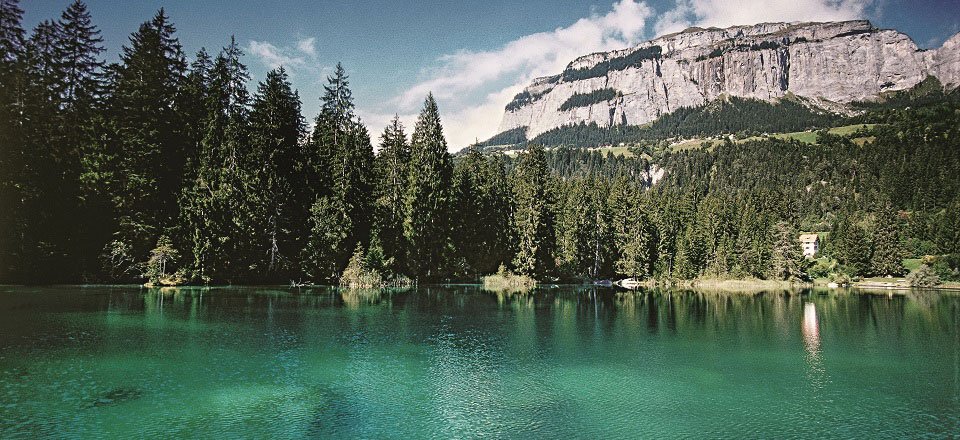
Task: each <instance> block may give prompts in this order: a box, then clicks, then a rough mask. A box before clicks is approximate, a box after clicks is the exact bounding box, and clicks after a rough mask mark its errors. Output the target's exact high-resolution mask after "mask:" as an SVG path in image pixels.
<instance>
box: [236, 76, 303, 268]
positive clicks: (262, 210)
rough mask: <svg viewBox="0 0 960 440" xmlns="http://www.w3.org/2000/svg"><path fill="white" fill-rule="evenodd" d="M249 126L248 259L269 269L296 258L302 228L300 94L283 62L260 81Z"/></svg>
mask: <svg viewBox="0 0 960 440" xmlns="http://www.w3.org/2000/svg"><path fill="white" fill-rule="evenodd" d="M250 125H251V143H250V146H251V151H250V160H249V162H250V169H251V172H252V183H251V185H250V192H249V193H248V194H247V199H248V200H249V201H252V202H254V206H253V209H252V211H253V212H254V213H255V215H256V227H255V228H254V233H255V234H256V235H257V238H255V239H254V248H255V249H254V255H255V256H259V257H258V261H255V262H254V263H255V265H256V266H257V267H258V268H261V269H263V270H265V271H266V273H268V274H273V273H276V272H277V271H280V270H282V269H286V268H288V267H289V266H291V265H292V264H293V263H294V262H295V261H296V258H297V257H298V255H299V251H300V249H301V246H302V244H300V243H299V242H298V241H299V240H300V238H301V237H303V236H304V235H305V232H306V231H303V230H302V229H301V225H302V222H305V220H306V215H305V210H304V209H303V208H304V207H303V206H301V205H298V204H297V198H296V197H294V194H295V192H296V191H297V190H298V189H299V188H301V182H300V179H299V177H300V175H299V170H300V169H301V167H302V160H303V157H302V149H301V148H300V146H301V144H300V140H301V138H302V137H303V133H304V127H305V124H304V121H303V116H302V115H301V113H300V97H299V95H298V93H297V92H296V91H294V90H293V89H292V86H291V84H290V80H289V78H288V76H287V72H286V71H285V70H284V69H283V67H280V68H277V69H274V70H271V71H270V72H268V73H267V77H266V79H265V80H264V81H263V82H261V83H260V85H259V87H258V89H257V93H256V95H255V96H254V99H253V106H252V109H251V112H250ZM258 165H259V166H258ZM301 211H304V212H301Z"/></svg>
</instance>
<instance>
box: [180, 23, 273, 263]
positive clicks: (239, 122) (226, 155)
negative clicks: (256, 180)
mask: <svg viewBox="0 0 960 440" xmlns="http://www.w3.org/2000/svg"><path fill="white" fill-rule="evenodd" d="M242 55H243V54H242V52H241V50H240V48H239V46H237V44H236V41H235V40H234V39H233V38H231V40H230V44H229V45H228V46H227V47H224V48H223V51H221V53H220V54H219V55H218V56H217V59H216V60H215V61H214V63H213V69H212V70H211V80H210V88H209V90H208V104H207V105H208V109H209V114H208V116H207V118H206V122H205V125H206V133H205V135H204V138H203V140H202V141H201V151H200V155H199V160H198V169H197V170H196V178H195V181H194V183H193V185H192V187H191V188H189V189H186V190H185V191H186V194H185V195H184V197H183V199H184V200H185V201H186V203H185V204H184V206H183V214H184V222H185V229H186V230H187V231H188V234H189V236H190V237H191V240H190V241H191V251H192V256H193V267H194V274H195V276H196V277H197V278H198V279H201V280H204V281H208V280H217V281H224V280H226V281H232V280H238V279H242V278H243V277H248V276H249V271H250V270H251V268H252V266H253V265H254V262H255V261H256V259H257V257H258V256H257V255H255V246H254V244H253V241H254V240H255V238H254V237H255V234H256V229H257V224H256V215H255V213H254V210H255V206H256V204H257V201H256V200H251V199H248V196H251V197H256V195H257V194H256V192H253V191H250V188H251V184H252V172H251V171H250V169H251V168H252V167H253V166H254V164H252V163H250V161H249V159H248V154H249V153H250V142H249V140H250V125H249V117H250V97H249V94H248V92H247V89H246V82H247V81H248V80H249V74H248V73H247V70H246V66H244V65H243V63H242V62H241V61H240V58H241V56H242ZM256 166H262V165H260V164H256Z"/></svg>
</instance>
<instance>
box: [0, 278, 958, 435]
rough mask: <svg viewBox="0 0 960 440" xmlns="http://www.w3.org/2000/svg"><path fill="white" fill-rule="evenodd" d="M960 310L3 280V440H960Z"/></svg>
mask: <svg viewBox="0 0 960 440" xmlns="http://www.w3.org/2000/svg"><path fill="white" fill-rule="evenodd" d="M958 329H960V297H957V296H940V295H938V294H910V295H907V296H892V297H888V296H885V295H881V296H872V295H858V294H851V293H839V294H838V293H830V294H826V293H825V292H790V293H788V292H766V293H763V294H756V295H752V294H751V295H747V294H717V293H709V292H693V291H681V290H648V291H639V292H624V291H617V290H612V289H597V290H594V289H590V288H584V287H579V286H577V287H569V286H567V287H565V286H559V287H553V288H541V289H539V290H537V291H536V292H535V293H533V294H524V295H516V294H508V293H501V294H497V293H493V292H486V291H483V290H480V289H478V288H476V287H471V286H452V287H429V288H418V289H412V290H407V291H383V292H343V293H341V292H338V291H336V290H332V289H326V288H316V289H289V288H285V287H284V288H280V287H278V288H267V287H231V288H209V289H180V290H165V291H161V290H156V289H154V290H147V289H142V288H139V287H122V286H119V287H101V286H97V287H92V286H91V287H43V288H34V287H0V438H4V439H12V438H31V439H32V438H50V437H53V438H138V437H163V438H189V437H253V438H402V439H409V438H476V437H486V438H525V439H530V438H543V437H546V438H558V437H560V438H562V437H567V438H636V437H657V438H660V437H737V438H740V437H750V438H754V437H765V438H771V437H777V438H780V437H804V438H820V437H922V436H931V437H946V436H956V435H960V331H958Z"/></svg>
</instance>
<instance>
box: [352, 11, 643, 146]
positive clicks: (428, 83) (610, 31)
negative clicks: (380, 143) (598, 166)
mask: <svg viewBox="0 0 960 440" xmlns="http://www.w3.org/2000/svg"><path fill="white" fill-rule="evenodd" d="M651 15H652V12H651V9H650V8H649V7H648V6H647V5H646V4H645V3H643V2H642V1H635V0H621V1H619V2H617V3H614V5H613V8H612V10H610V11H609V12H607V13H606V14H603V15H599V14H594V15H591V16H590V17H587V18H582V19H580V20H577V21H576V22H575V23H573V24H571V25H570V26H567V27H561V28H558V29H555V30H553V31H550V32H540V33H536V34H532V35H527V36H523V37H520V38H518V39H516V40H513V41H511V42H509V43H507V44H505V45H503V46H502V47H500V48H498V49H495V50H490V51H470V50H461V51H459V52H457V53H453V54H448V55H444V56H442V57H440V58H439V59H438V60H437V61H438V65H437V66H436V67H434V68H433V69H431V70H429V71H428V72H426V73H427V75H426V76H427V78H426V79H425V80H423V81H421V82H419V83H417V84H415V85H414V86H412V87H410V88H409V89H407V90H405V91H404V92H402V93H400V94H399V95H398V96H396V97H395V98H394V99H393V100H391V101H390V102H389V103H388V104H387V105H388V106H390V107H393V108H394V109H396V110H399V111H400V113H401V114H410V113H414V112H415V111H417V110H418V109H419V107H420V105H421V104H422V103H423V99H424V98H425V97H426V96H427V93H429V92H431V91H432V92H433V94H434V97H436V99H437V101H438V104H439V105H440V111H441V116H442V117H443V121H444V128H445V133H446V135H447V140H448V142H449V144H450V146H451V149H453V150H456V149H459V148H461V147H464V146H466V145H469V144H470V143H472V142H473V141H474V140H475V139H480V140H483V139H486V138H488V137H490V136H491V135H493V134H495V132H496V130H497V126H498V125H499V123H500V118H501V116H502V114H503V107H504V106H505V105H506V104H507V103H508V102H509V101H510V99H511V98H512V97H513V95H514V94H516V93H518V92H519V91H520V90H522V89H523V87H524V86H525V85H526V84H528V83H529V82H530V81H531V80H532V79H533V78H535V77H537V76H544V75H550V74H556V73H558V72H560V71H561V70H563V68H564V67H565V66H566V65H567V63H569V62H570V61H572V60H573V59H574V58H576V57H578V56H580V55H584V54H587V53H591V52H597V51H606V50H612V49H619V48H623V47H627V46H629V45H631V44H633V43H635V42H638V41H639V40H641V39H642V38H643V36H644V30H645V24H646V21H647V19H648V18H650V16H651ZM382 113H388V112H382ZM371 114H372V113H371ZM371 114H368V115H371ZM366 119H367V120H368V122H374V121H373V120H372V119H374V118H371V117H370V116H367V117H366ZM370 126H371V129H374V130H376V129H379V128H381V127H382V126H377V125H373V124H370Z"/></svg>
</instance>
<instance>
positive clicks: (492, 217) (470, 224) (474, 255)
mask: <svg viewBox="0 0 960 440" xmlns="http://www.w3.org/2000/svg"><path fill="white" fill-rule="evenodd" d="M453 188H454V191H453V193H454V195H453V199H454V212H453V215H452V217H453V219H454V226H453V237H454V247H455V248H456V250H457V255H458V261H459V262H460V264H461V265H462V267H461V272H462V275H467V276H472V277H474V278H477V277H478V276H479V275H482V274H491V273H493V272H494V271H496V270H497V268H498V267H499V266H500V265H501V264H504V263H506V262H508V261H509V259H510V257H511V256H512V255H510V253H509V251H510V248H509V246H510V242H509V236H508V235H507V232H508V230H509V228H510V218H509V212H510V206H509V188H508V187H507V183H506V170H505V169H504V166H503V163H502V160H501V159H500V158H499V157H491V158H489V159H488V158H485V157H484V156H483V154H482V153H480V151H479V150H477V149H470V150H469V151H468V152H467V153H466V155H465V156H464V157H463V158H461V159H460V160H459V161H458V162H457V163H456V164H455V166H454V171H453Z"/></svg>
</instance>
